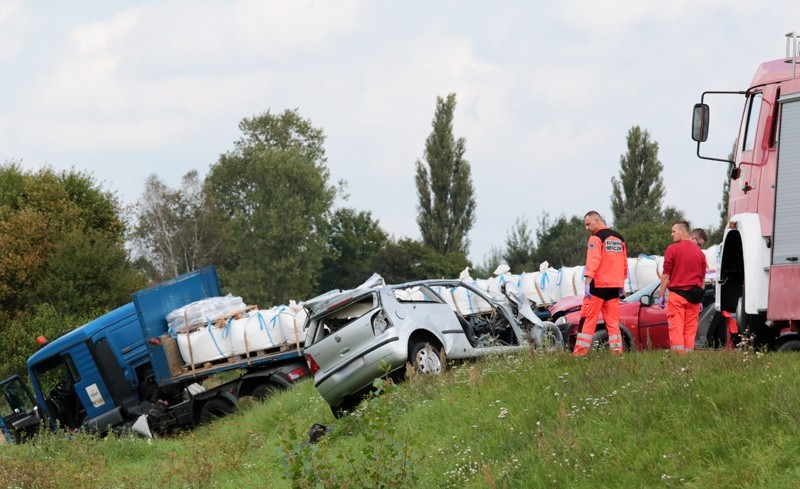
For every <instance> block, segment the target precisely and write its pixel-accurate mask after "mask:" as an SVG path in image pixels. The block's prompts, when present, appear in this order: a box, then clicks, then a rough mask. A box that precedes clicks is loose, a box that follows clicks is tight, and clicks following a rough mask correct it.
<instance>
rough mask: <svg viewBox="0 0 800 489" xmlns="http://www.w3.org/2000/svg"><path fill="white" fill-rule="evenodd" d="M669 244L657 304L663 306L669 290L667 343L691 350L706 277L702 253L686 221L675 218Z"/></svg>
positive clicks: (674, 347)
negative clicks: (659, 298) (690, 233)
mask: <svg viewBox="0 0 800 489" xmlns="http://www.w3.org/2000/svg"><path fill="white" fill-rule="evenodd" d="M672 241H674V243H672V244H671V245H669V246H667V251H666V252H665V253H664V273H663V274H661V300H660V304H661V307H664V301H665V299H664V298H665V297H666V291H667V290H669V292H670V294H669V301H668V302H669V307H668V308H667V324H668V325H669V345H670V348H671V349H672V351H673V352H675V353H689V352H691V351H692V350H693V349H694V340H695V336H697V321H698V319H699V315H700V302H701V301H702V300H703V293H704V289H703V282H704V281H705V276H706V268H708V267H707V265H706V255H705V254H704V253H703V251H702V250H701V249H700V247H699V246H697V245H696V244H695V243H693V242H692V240H691V238H690V235H689V223H687V222H686V221H678V222H676V223H675V224H673V225H672Z"/></svg>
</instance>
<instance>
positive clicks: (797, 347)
mask: <svg viewBox="0 0 800 489" xmlns="http://www.w3.org/2000/svg"><path fill="white" fill-rule="evenodd" d="M778 351H800V340H789V341H787V342H785V343H783V344H782V345H781V346H780V348H778Z"/></svg>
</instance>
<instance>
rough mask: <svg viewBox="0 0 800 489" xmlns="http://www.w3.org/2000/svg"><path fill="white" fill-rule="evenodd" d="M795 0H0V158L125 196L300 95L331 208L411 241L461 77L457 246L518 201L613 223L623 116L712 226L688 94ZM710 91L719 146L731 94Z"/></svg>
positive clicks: (733, 67) (730, 83)
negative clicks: (467, 176) (421, 193)
mask: <svg viewBox="0 0 800 489" xmlns="http://www.w3.org/2000/svg"><path fill="white" fill-rule="evenodd" d="M798 17H800V10H798V8H797V5H796V3H795V2H789V1H785V0H777V1H770V2H767V1H763V2H759V1H750V2H743V1H738V0H719V1H718V0H708V1H702V2H698V1H684V0H674V1H669V2H664V1H657V2H656V1H647V0H635V1H608V0H598V1H591V2H590V1H575V0H562V1H559V2H551V1H548V2H543V1H538V0H534V1H532V0H527V1H500V2H477V1H456V0H453V1H437V2H431V1H419V0H408V1H405V2H389V1H359V0H341V1H336V2H333V1H308V0H292V1H271V0H241V1H236V0H233V1H203V0H193V1H188V0H164V1H140V2H130V1H119V0H102V1H100V0H98V1H89V0H76V1H71V2H50V1H47V2H46V1H26V0H0V94H2V95H1V96H0V163H4V162H17V163H19V164H21V165H22V167H23V168H25V169H28V170H32V171H35V170H38V169H40V168H42V167H44V166H49V167H51V168H54V169H57V170H61V169H66V170H68V169H76V170H80V171H85V172H87V173H90V174H91V175H93V176H94V178H95V180H96V181H97V182H98V183H99V184H100V185H102V187H103V188H104V189H106V190H109V191H112V192H114V193H116V194H117V195H118V196H119V198H120V199H121V201H122V202H123V203H124V204H135V202H136V201H137V200H138V199H140V198H141V194H142V192H143V189H144V183H145V180H146V178H147V177H148V176H149V175H151V174H155V175H157V176H158V177H159V178H160V179H161V180H162V181H163V182H165V183H166V184H167V185H169V186H172V187H177V186H179V184H180V180H181V177H182V176H183V175H185V174H186V173H187V172H189V171H191V170H197V171H198V172H199V173H200V175H205V174H206V173H207V171H208V168H209V167H210V165H212V164H214V163H215V162H216V161H217V160H218V158H219V156H220V155H221V154H223V153H226V152H228V151H231V150H233V148H234V141H236V140H237V139H238V138H239V137H240V134H241V133H240V131H239V129H238V124H239V122H240V121H241V120H242V119H243V118H245V117H252V116H253V115H257V114H261V113H263V112H265V111H267V110H269V111H271V112H273V113H278V112H282V111H283V110H285V109H297V110H298V112H299V113H300V115H301V116H303V117H305V118H308V119H310V120H311V122H312V123H313V124H314V125H315V126H316V127H319V128H321V129H323V131H324V132H325V134H326V143H325V149H326V154H327V158H328V162H327V164H328V168H329V170H330V173H331V180H332V182H336V181H338V180H344V181H346V182H347V194H348V196H349V197H348V199H347V200H346V201H344V200H341V199H340V200H339V201H337V206H346V207H353V208H355V209H357V210H368V211H371V212H372V216H373V218H375V219H377V220H378V221H379V222H380V224H381V227H382V228H383V229H384V230H386V231H387V232H388V233H389V234H390V235H393V236H394V237H395V238H400V237H408V238H414V239H416V238H419V237H420V233H419V228H418V226H417V224H416V216H417V195H416V188H415V185H414V168H415V166H414V165H415V162H416V161H417V160H418V159H421V158H422V156H423V150H424V144H425V138H426V137H427V136H428V134H429V133H430V131H431V122H432V119H433V113H434V108H435V104H436V98H437V97H439V96H441V97H444V96H446V95H447V94H448V93H451V92H452V93H455V94H456V97H457V106H456V110H455V120H454V134H455V136H456V137H463V138H464V139H465V140H466V154H465V157H466V159H467V160H468V161H469V162H470V164H471V168H472V178H473V184H474V186H475V197H476V200H477V216H476V217H477V218H476V222H475V225H474V227H473V228H472V230H471V231H470V233H469V239H470V241H471V246H470V250H469V257H470V259H471V260H472V261H473V262H474V263H476V264H480V263H482V262H483V260H484V259H485V257H486V256H487V255H488V254H489V253H490V251H491V250H492V247H495V248H502V247H503V246H504V243H505V240H506V236H507V234H508V233H509V231H510V230H511V229H512V227H513V226H514V223H515V221H516V219H517V218H524V219H526V220H527V221H528V222H529V224H530V226H531V227H532V228H534V229H535V227H536V225H537V224H536V223H537V222H538V221H539V219H540V218H541V216H543V215H544V214H545V213H547V214H549V215H550V216H551V217H552V218H555V217H558V216H559V215H561V214H565V215H567V216H572V215H578V216H581V217H582V216H583V214H585V213H586V212H587V211H589V210H598V211H599V212H601V213H602V214H604V215H606V216H607V217H608V218H609V220H610V217H611V216H610V196H611V191H612V186H611V178H612V176H618V174H619V169H620V164H619V161H620V156H621V155H622V154H623V153H625V152H626V149H627V148H626V136H627V133H628V130H629V129H630V128H631V127H632V126H634V125H638V126H640V127H642V128H643V129H645V130H647V131H648V132H649V133H650V137H651V139H652V140H654V141H657V142H658V144H659V159H660V160H661V162H662V163H663V165H664V171H663V173H662V176H663V179H664V183H665V186H666V197H665V199H664V205H672V206H676V207H677V208H678V209H680V210H682V211H683V212H684V213H685V215H686V217H687V218H688V219H689V220H690V221H691V222H692V224H694V225H697V226H703V227H706V226H709V225H716V224H718V223H719V211H718V210H717V204H719V202H720V200H721V196H722V184H723V179H724V178H725V168H726V166H725V164H724V163H720V162H712V161H705V160H700V159H698V158H697V156H696V151H697V148H696V143H694V142H693V141H692V140H691V112H692V107H693V105H694V104H695V103H696V102H699V100H700V94H701V93H702V92H703V91H705V90H744V89H746V88H747V87H748V85H749V83H750V81H751V80H752V78H753V75H754V73H755V71H756V69H757V67H758V65H759V63H761V62H762V61H766V60H771V59H777V58H782V57H783V56H784V54H785V37H784V35H785V34H786V33H787V32H789V31H792V30H795V29H798V30H800V18H798ZM709 102H710V103H711V122H710V138H709V141H708V143H706V144H704V145H703V147H702V152H703V153H704V154H707V155H710V156H716V157H726V156H727V154H728V153H729V151H730V148H731V145H732V143H733V140H734V139H735V137H736V133H737V131H738V126H739V120H740V117H741V116H740V114H741V107H742V105H743V99H741V98H738V97H736V96H717V97H713V98H711V99H710V100H709Z"/></svg>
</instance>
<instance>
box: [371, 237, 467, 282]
mask: <svg viewBox="0 0 800 489" xmlns="http://www.w3.org/2000/svg"><path fill="white" fill-rule="evenodd" d="M468 266H470V263H469V260H467V257H466V255H464V254H463V253H461V252H459V251H453V252H451V253H447V254H442V253H439V252H438V251H436V250H434V249H433V248H431V247H430V246H426V245H425V244H424V243H422V242H421V241H415V240H411V239H401V240H399V241H394V240H391V241H389V242H388V243H387V244H386V246H384V248H383V249H382V250H381V251H379V252H378V253H376V254H375V256H373V258H372V267H371V268H372V270H374V271H375V272H377V273H379V274H380V275H381V276H382V277H383V279H384V280H385V281H386V283H390V284H391V283H394V284H396V283H403V282H409V281H412V280H425V279H433V278H456V277H458V275H459V273H461V271H462V270H464V269H465V268H466V267H468ZM365 278H366V277H365Z"/></svg>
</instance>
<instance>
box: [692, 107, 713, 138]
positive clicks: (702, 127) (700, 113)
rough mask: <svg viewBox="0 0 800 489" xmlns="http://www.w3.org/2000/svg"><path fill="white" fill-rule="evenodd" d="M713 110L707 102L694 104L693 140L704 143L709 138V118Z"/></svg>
mask: <svg viewBox="0 0 800 489" xmlns="http://www.w3.org/2000/svg"><path fill="white" fill-rule="evenodd" d="M710 114H711V111H710V109H709V107H708V105H707V104H694V111H693V113H692V140H694V141H697V142H698V143H702V142H704V141H706V140H707V139H708V119H709V116H710Z"/></svg>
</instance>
